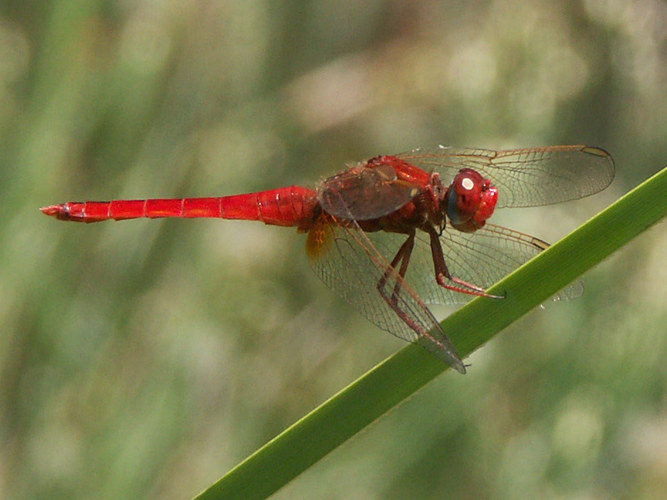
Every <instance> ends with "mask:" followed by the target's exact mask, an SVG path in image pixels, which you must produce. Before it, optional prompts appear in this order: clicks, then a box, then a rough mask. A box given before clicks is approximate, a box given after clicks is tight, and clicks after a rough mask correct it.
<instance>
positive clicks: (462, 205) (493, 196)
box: [447, 168, 498, 232]
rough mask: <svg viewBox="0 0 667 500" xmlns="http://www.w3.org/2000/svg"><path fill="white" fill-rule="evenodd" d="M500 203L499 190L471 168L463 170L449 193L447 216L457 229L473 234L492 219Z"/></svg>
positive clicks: (450, 187) (455, 179)
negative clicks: (487, 220) (497, 204)
mask: <svg viewBox="0 0 667 500" xmlns="http://www.w3.org/2000/svg"><path fill="white" fill-rule="evenodd" d="M497 202H498V189H497V188H495V187H493V186H491V181H490V180H488V179H484V177H482V176H481V175H480V174H479V173H478V172H476V171H475V170H472V169H470V168H464V169H463V170H461V171H460V172H459V173H458V174H457V175H456V177H455V178H454V181H453V182H452V184H451V185H450V186H449V189H448V192H447V216H448V217H449V220H450V221H451V223H452V226H454V227H455V228H456V229H459V230H460V231H465V232H472V231H475V230H476V229H479V228H480V227H482V226H483V225H484V223H485V222H486V219H488V218H489V217H491V214H493V210H494V208H495V207H496V203H497Z"/></svg>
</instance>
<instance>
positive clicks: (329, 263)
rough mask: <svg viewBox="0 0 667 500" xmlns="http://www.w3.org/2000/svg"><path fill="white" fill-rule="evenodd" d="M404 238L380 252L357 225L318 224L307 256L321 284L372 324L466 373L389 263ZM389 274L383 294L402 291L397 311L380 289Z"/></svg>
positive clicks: (387, 241) (437, 326)
mask: <svg viewBox="0 0 667 500" xmlns="http://www.w3.org/2000/svg"><path fill="white" fill-rule="evenodd" d="M393 236H399V235H393ZM405 238H406V236H402V237H397V238H386V239H383V240H382V242H383V246H382V248H377V247H376V246H375V245H374V244H373V243H372V242H371V241H370V239H369V238H368V236H367V234H366V233H364V232H363V231H362V230H361V229H360V228H359V226H358V225H357V224H356V223H354V222H346V223H345V225H341V224H336V223H334V222H330V223H323V224H316V226H315V227H314V228H313V229H311V232H310V233H309V241H308V254H309V257H310V258H311V259H310V260H311V263H312V266H313V270H314V271H315V273H316V274H317V275H318V276H319V277H320V278H321V279H322V281H323V282H324V283H325V284H326V285H327V286H328V287H329V288H331V289H332V290H334V291H335V292H336V293H337V294H338V295H339V296H340V297H341V298H343V299H344V300H345V301H347V302H348V303H349V304H350V305H352V307H354V308H355V309H356V310H357V311H359V312H360V313H361V314H362V315H363V316H365V317H366V318H367V319H368V320H369V321H371V322H372V323H374V324H376V325H377V326H378V327H380V328H381V329H383V330H386V331H387V332H389V333H391V334H393V335H395V336H397V337H399V338H401V339H404V340H407V341H408V342H414V343H417V344H419V345H421V346H422V347H424V348H426V349H427V350H428V351H430V352H431V353H433V354H434V355H435V356H437V357H438V358H439V359H441V360H443V361H444V362H445V363H447V364H449V365H450V366H452V367H453V368H454V369H456V370H457V371H459V372H460V373H465V366H464V365H463V362H462V361H461V359H460V357H459V355H458V353H457V352H456V348H455V347H454V345H453V344H452V343H451V341H450V340H449V338H448V337H447V335H446V334H445V332H444V331H443V330H442V327H441V326H440V324H439V323H438V322H437V320H436V319H435V317H434V316H433V314H432V313H431V311H429V309H428V308H427V307H426V305H425V304H424V303H423V302H422V300H421V299H420V298H419V297H418V295H417V294H416V293H415V291H414V289H413V288H412V287H411V286H410V285H409V284H408V283H406V282H405V281H404V280H403V279H402V278H401V277H400V276H399V274H398V272H396V270H394V269H393V268H392V267H391V266H390V264H389V261H390V260H391V259H392V258H393V253H395V252H397V251H398V249H399V247H400V246H401V244H402V243H403V241H404V240H405ZM385 273H386V274H387V276H386V285H385V290H389V291H390V294H391V291H392V290H395V289H397V290H398V293H397V294H396V305H395V307H392V306H391V305H390V304H389V302H388V301H387V300H385V299H384V298H383V296H382V294H381V293H380V291H379V290H378V284H379V283H380V281H381V279H382V278H383V276H384V275H385ZM399 311H400V312H399ZM401 314H402V315H404V317H405V318H406V319H402V318H401ZM411 325H412V326H411Z"/></svg>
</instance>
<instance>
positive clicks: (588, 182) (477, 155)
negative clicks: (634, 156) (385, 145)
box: [396, 146, 614, 207]
mask: <svg viewBox="0 0 667 500" xmlns="http://www.w3.org/2000/svg"><path fill="white" fill-rule="evenodd" d="M396 156H397V157H399V158H401V159H403V160H405V161H407V162H409V163H412V164H413V165H415V166H417V167H420V168H422V169H424V170H426V171H438V172H440V174H441V176H442V177H443V179H445V180H451V179H453V178H454V176H455V175H456V173H457V172H458V171H459V170H460V169H462V168H472V169H474V170H477V171H478V172H479V173H481V174H482V176H484V177H485V178H489V179H491V183H492V184H493V185H494V186H496V187H497V188H498V205H497V206H498V207H531V206H538V205H550V204H552V203H560V202H563V201H568V200H576V199H579V198H583V197H585V196H589V195H591V194H594V193H597V192H599V191H602V190H603V189H604V188H606V187H607V186H608V185H609V184H610V183H611V181H612V180H613V179H614V160H613V159H612V158H611V156H610V155H609V153H607V152H606V151H604V150H603V149H600V148H595V147H590V146H550V147H544V148H530V149H512V150H507V151H493V150H489V149H456V148H448V147H443V146H438V147H435V148H424V149H415V150H414V151H411V152H409V153H402V154H400V155H396Z"/></svg>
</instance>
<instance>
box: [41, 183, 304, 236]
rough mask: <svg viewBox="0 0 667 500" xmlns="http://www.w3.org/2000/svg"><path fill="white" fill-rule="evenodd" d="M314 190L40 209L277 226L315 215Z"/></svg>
mask: <svg viewBox="0 0 667 500" xmlns="http://www.w3.org/2000/svg"><path fill="white" fill-rule="evenodd" d="M316 206H317V198H316V194H315V191H313V190H312V189H308V188H303V187H299V186H290V187H285V188H278V189H272V190H270V191H261V192H258V193H248V194H239V195H233V196H223V197H214V198H180V199H178V198H175V199H148V200H113V201H83V202H79V201H74V202H68V203H62V204H59V205H49V206H47V207H43V208H42V209H41V210H42V212H44V213H45V214H46V215H50V216H52V217H55V218H56V219H59V220H67V221H74V222H100V221H104V220H127V219H137V218H141V217H148V218H151V219H155V218H160V217H182V218H197V217H216V218H222V219H243V220H258V221H261V222H264V223H265V224H272V225H277V226H299V227H303V228H305V227H308V226H309V225H310V223H311V222H312V220H313V219H314V213H315V207H316Z"/></svg>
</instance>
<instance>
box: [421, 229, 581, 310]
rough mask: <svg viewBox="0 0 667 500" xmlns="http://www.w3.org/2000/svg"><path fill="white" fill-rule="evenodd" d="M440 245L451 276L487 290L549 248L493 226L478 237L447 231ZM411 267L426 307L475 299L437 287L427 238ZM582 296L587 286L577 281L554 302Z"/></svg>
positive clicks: (531, 237)
mask: <svg viewBox="0 0 667 500" xmlns="http://www.w3.org/2000/svg"><path fill="white" fill-rule="evenodd" d="M440 241H441V244H442V250H443V253H444V256H445V262H446V264H447V267H448V269H449V272H450V274H452V275H453V276H455V277H457V278H459V279H462V280H464V281H467V282H468V283H472V284H474V285H477V286H480V287H482V288H484V289H487V288H489V287H490V286H491V285H493V284H494V283H496V282H497V281H499V280H501V279H502V278H504V277H505V276H507V275H508V274H509V273H511V272H512V271H514V270H515V269H516V268H518V267H519V266H521V265H522V264H524V263H525V262H527V261H528V260H530V259H531V258H533V257H535V256H536V255H537V254H539V253H540V252H541V251H543V250H545V249H547V248H548V247H549V244H548V243H546V242H544V241H542V240H540V239H539V238H535V237H534V236H530V235H527V234H524V233H520V232H518V231H513V230H511V229H507V228H505V227H502V226H496V225H493V224H486V225H485V226H484V227H483V228H481V229H478V230H477V231H475V232H474V233H464V232H461V231H457V230H456V229H454V228H451V227H447V228H446V229H445V231H444V232H443V234H442V236H441V237H440ZM411 264H412V265H411V268H410V270H409V271H408V277H409V279H410V282H411V283H413V284H414V287H415V289H416V290H417V293H419V295H420V296H421V297H422V298H423V299H424V301H425V302H426V303H429V304H460V303H464V302H467V301H469V300H471V299H472V298H473V297H472V296H470V295H467V294H463V293H458V292H455V291H452V290H447V289H445V288H443V287H441V286H439V285H438V284H437V283H436V281H435V276H434V270H433V260H432V257H431V250H430V246H429V241H428V238H427V237H426V236H421V237H420V238H418V240H417V242H416V243H415V249H414V251H413V257H412V261H411ZM582 293H583V286H582V284H581V282H579V281H577V282H574V283H572V284H570V285H568V286H567V287H566V288H564V289H563V290H561V291H560V292H559V293H558V294H557V295H555V296H554V300H564V299H573V298H576V297H579V296H580V295H581V294H582Z"/></svg>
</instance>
